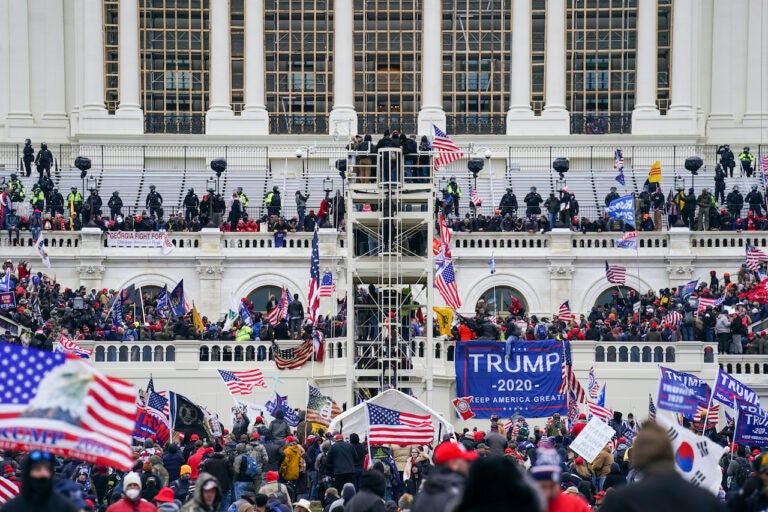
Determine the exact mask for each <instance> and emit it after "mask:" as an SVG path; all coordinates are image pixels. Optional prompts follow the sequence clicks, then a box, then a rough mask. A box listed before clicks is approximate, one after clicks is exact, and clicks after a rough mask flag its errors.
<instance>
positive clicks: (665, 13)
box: [656, 0, 673, 114]
mask: <svg viewBox="0 0 768 512" xmlns="http://www.w3.org/2000/svg"><path fill="white" fill-rule="evenodd" d="M672 2H673V0H659V18H658V19H659V22H658V27H659V28H658V39H657V45H658V55H659V60H658V81H657V83H656V97H657V103H658V107H659V111H660V112H661V113H662V114H666V113H667V109H668V108H669V99H670V96H669V94H670V91H671V86H670V80H671V79H672V76H671V72H672Z"/></svg>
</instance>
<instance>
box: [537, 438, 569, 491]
mask: <svg viewBox="0 0 768 512" xmlns="http://www.w3.org/2000/svg"><path fill="white" fill-rule="evenodd" d="M561 462H562V461H561V459H560V454H559V453H557V450H555V449H554V448H553V447H552V445H551V444H550V443H549V442H548V441H542V442H541V444H540V445H539V448H538V449H537V450H536V463H535V464H534V465H533V466H532V467H531V476H532V477H533V478H534V479H535V480H552V481H554V482H558V481H559V480H560V472H561V467H560V464H561Z"/></svg>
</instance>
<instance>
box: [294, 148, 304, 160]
mask: <svg viewBox="0 0 768 512" xmlns="http://www.w3.org/2000/svg"><path fill="white" fill-rule="evenodd" d="M303 156H304V151H303V150H302V149H301V148H299V149H297V150H296V158H301V157H303Z"/></svg>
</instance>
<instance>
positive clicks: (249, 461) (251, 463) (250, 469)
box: [240, 453, 259, 478]
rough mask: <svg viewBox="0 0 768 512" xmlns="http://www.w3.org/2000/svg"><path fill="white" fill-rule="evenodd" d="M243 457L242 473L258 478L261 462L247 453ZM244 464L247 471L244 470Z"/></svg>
mask: <svg viewBox="0 0 768 512" xmlns="http://www.w3.org/2000/svg"><path fill="white" fill-rule="evenodd" d="M241 457H242V458H241V459H240V473H242V474H243V475H245V476H247V477H248V478H256V477H257V476H259V463H258V462H256V459H254V458H253V457H251V456H250V455H247V454H245V453H244V454H242V455H241ZM243 466H245V471H243Z"/></svg>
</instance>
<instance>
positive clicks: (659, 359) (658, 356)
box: [653, 347, 664, 363]
mask: <svg viewBox="0 0 768 512" xmlns="http://www.w3.org/2000/svg"><path fill="white" fill-rule="evenodd" d="M653 362H654V363H663V362H664V349H663V348H661V347H656V348H654V349H653Z"/></svg>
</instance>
